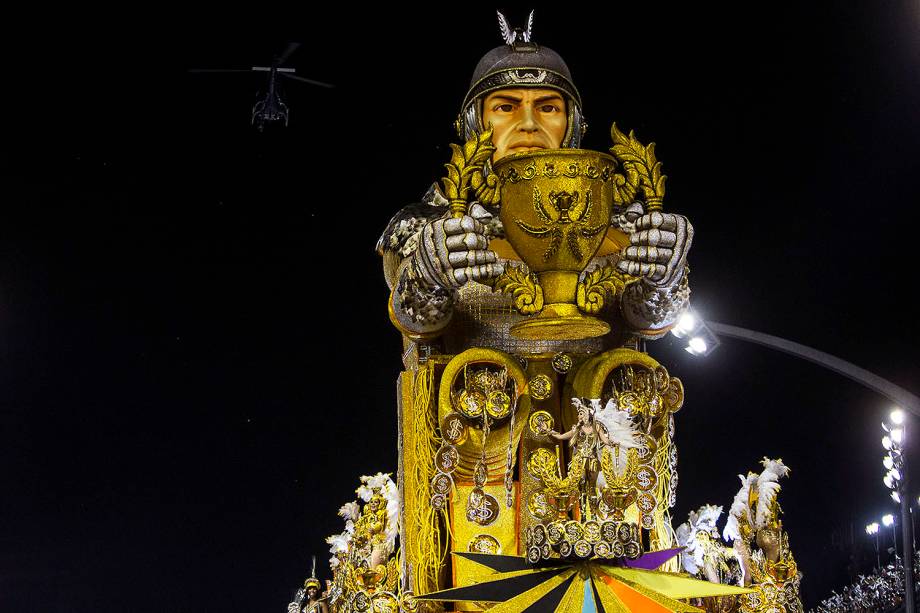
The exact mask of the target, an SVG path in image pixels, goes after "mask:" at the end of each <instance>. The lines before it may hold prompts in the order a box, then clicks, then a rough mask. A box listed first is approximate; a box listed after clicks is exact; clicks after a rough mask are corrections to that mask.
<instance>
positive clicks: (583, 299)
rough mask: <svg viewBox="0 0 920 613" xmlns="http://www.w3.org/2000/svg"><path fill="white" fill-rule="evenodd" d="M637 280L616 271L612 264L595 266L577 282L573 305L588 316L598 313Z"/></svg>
mask: <svg viewBox="0 0 920 613" xmlns="http://www.w3.org/2000/svg"><path fill="white" fill-rule="evenodd" d="M636 280H637V278H636V277H630V276H629V275H625V274H623V273H621V272H620V271H618V270H617V269H616V267H615V266H613V265H612V264H606V265H604V266H596V267H594V268H593V269H592V270H590V271H587V272H585V274H584V275H583V276H582V278H581V279H580V280H579V281H578V287H577V289H576V293H575V304H577V305H578V308H579V309H580V310H581V311H582V312H584V313H587V314H589V315H593V314H595V313H599V312H600V311H602V310H603V309H604V307H605V306H606V305H607V303H608V302H609V301H611V300H612V299H613V298H614V297H615V296H616V295H617V294H618V293H621V292H622V291H623V289H624V288H625V287H626V286H627V285H629V284H630V283H633V282H635V281H636Z"/></svg>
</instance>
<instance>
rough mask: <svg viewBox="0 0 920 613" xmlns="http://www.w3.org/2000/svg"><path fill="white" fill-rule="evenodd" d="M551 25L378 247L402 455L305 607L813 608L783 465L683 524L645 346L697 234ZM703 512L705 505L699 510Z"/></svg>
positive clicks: (504, 611)
mask: <svg viewBox="0 0 920 613" xmlns="http://www.w3.org/2000/svg"><path fill="white" fill-rule="evenodd" d="M532 17H533V15H532V14H531V19H530V20H529V22H528V24H527V26H526V27H525V28H512V27H511V26H510V25H509V24H508V23H507V21H506V20H505V18H504V17H503V16H502V15H501V14H499V23H500V26H501V32H502V35H503V37H504V44H503V45H501V46H500V47H497V48H496V49H493V50H492V51H490V52H488V53H487V54H486V55H485V56H484V57H483V58H482V60H481V61H480V62H479V65H478V66H477V67H476V69H475V71H474V74H473V78H472V81H471V84H470V88H469V91H468V93H467V95H466V98H465V100H464V101H463V103H462V105H461V108H460V113H459V117H458V120H457V122H456V128H457V134H458V136H459V138H460V141H461V142H460V144H452V145H451V151H452V156H451V158H450V160H449V161H448V162H447V164H446V176H445V177H444V178H443V179H442V180H441V181H440V183H436V184H434V185H433V186H432V187H431V188H430V189H429V190H428V192H427V193H426V195H425V197H424V198H423V199H422V201H421V202H419V203H415V204H410V205H408V206H406V207H404V208H403V209H401V210H400V211H398V212H397V213H396V214H395V216H394V217H393V218H392V220H391V222H390V223H389V225H388V226H387V228H386V229H385V231H384V232H383V235H382V236H381V238H380V240H379V242H378V244H377V251H378V252H379V254H380V255H381V257H382V259H383V267H384V274H385V276H386V280H387V283H388V285H389V287H390V289H391V293H390V297H389V300H388V309H389V314H390V320H391V321H392V323H393V325H394V326H395V327H396V329H397V330H398V331H399V332H400V334H401V336H402V342H403V365H404V370H403V371H402V372H401V373H400V375H399V378H398V381H397V407H396V416H397V424H398V438H397V440H396V441H395V443H396V448H397V449H398V458H397V463H396V465H395V466H394V467H392V468H391V469H390V472H381V473H378V474H375V475H371V476H364V477H361V478H360V481H359V482H356V485H357V490H356V499H355V500H352V501H343V502H345V504H344V506H342V507H341V508H340V510H339V515H340V516H341V519H342V530H341V532H340V533H338V534H334V535H332V536H330V537H329V539H328V541H327V542H328V545H329V547H330V553H331V558H330V560H329V565H330V568H331V570H332V577H331V579H329V580H327V581H326V582H325V585H324V586H322V588H321V589H320V581H319V580H318V579H317V577H316V571H315V568H314V572H313V574H312V575H311V577H310V578H309V579H307V581H306V582H305V584H304V589H303V590H301V591H299V592H298V595H297V597H296V598H295V601H294V602H292V603H291V605H290V606H289V611H290V612H291V613H294V612H298V613H321V612H325V611H331V612H333V613H352V612H356V613H365V612H374V613H384V612H387V613H395V612H405V613H415V612H436V611H445V610H454V611H481V610H486V609H488V610H490V611H493V612H494V613H512V612H520V611H559V612H578V611H598V612H600V611H604V612H607V613H614V612H622V611H682V612H689V611H719V612H729V611H739V612H745V613H753V612H763V613H766V612H768V611H769V612H799V611H801V610H802V605H801V602H800V599H799V593H798V589H799V581H800V574H799V572H798V570H797V567H796V563H795V560H794V558H793V555H792V552H791V549H790V544H789V541H788V536H787V534H786V532H785V531H784V530H783V525H782V521H781V509H780V506H779V496H778V494H779V491H780V485H779V480H780V479H781V478H785V477H786V476H787V475H788V473H789V469H788V468H787V467H786V466H785V465H784V464H783V462H782V461H781V460H779V459H769V458H764V460H763V464H762V466H761V467H759V469H758V472H751V473H749V474H747V475H742V476H741V489H740V490H739V492H738V494H737V496H736V497H735V499H734V501H732V502H731V504H730V505H729V510H728V513H727V514H726V520H725V523H724V526H722V527H721V528H720V527H719V525H718V523H719V520H720V517H721V515H722V509H723V507H718V506H714V505H705V506H702V507H701V508H700V509H699V511H697V512H694V513H691V514H690V517H689V518H688V520H687V522H685V523H683V524H681V525H679V526H678V527H677V529H676V530H675V529H674V528H673V527H672V524H673V518H672V517H671V514H670V509H671V508H672V507H673V506H674V504H675V501H676V492H677V480H678V470H677V467H678V463H677V458H678V453H677V448H676V446H675V443H674V433H675V428H676V427H677V422H678V421H679V418H678V413H679V411H680V409H681V407H682V405H683V403H684V389H683V386H682V384H681V382H680V379H678V378H676V377H674V376H672V374H671V373H670V372H669V371H668V370H667V368H666V367H665V366H664V365H662V364H660V363H658V362H657V361H656V360H655V359H653V358H652V357H651V356H650V355H649V354H648V353H647V352H646V351H645V347H646V343H648V342H652V341H654V340H655V339H656V338H659V337H661V336H662V335H664V334H666V333H667V332H668V331H669V330H670V329H671V327H672V326H673V325H674V324H675V322H676V321H677V319H678V318H679V316H680V315H681V313H682V312H683V311H684V310H685V309H686V308H687V306H688V301H689V293H690V290H689V268H688V267H687V254H688V252H689V249H690V246H691V243H692V237H693V228H692V226H691V225H690V223H689V222H688V221H687V219H686V218H685V217H684V216H682V215H678V214H675V213H671V212H667V211H666V209H665V206H664V199H665V179H666V177H665V176H664V175H663V174H662V173H661V163H660V162H659V161H658V160H657V159H656V156H655V150H654V144H653V143H652V144H648V145H646V144H643V143H642V142H640V141H639V140H638V139H637V137H636V136H635V134H634V133H632V132H629V133H624V132H623V131H621V130H620V129H619V128H618V127H617V126H616V125H613V126H612V127H611V129H610V135H611V140H612V142H611V146H610V148H609V151H607V152H598V151H589V150H584V149H581V148H580V143H581V137H582V134H583V133H584V131H585V129H586V123H585V121H584V117H583V115H582V111H581V109H582V103H581V98H580V95H579V93H578V90H577V89H576V87H575V85H574V82H573V80H572V77H571V73H570V71H569V68H568V66H567V65H566V64H565V62H564V61H563V60H562V58H561V57H560V56H559V55H558V54H557V53H556V52H554V51H552V50H551V49H549V48H547V47H544V46H542V45H538V44H536V42H534V41H533V40H532V36H531V35H532ZM701 502H702V501H701Z"/></svg>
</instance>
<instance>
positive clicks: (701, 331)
mask: <svg viewBox="0 0 920 613" xmlns="http://www.w3.org/2000/svg"><path fill="white" fill-rule="evenodd" d="M671 334H673V335H674V336H676V337H677V338H679V339H682V340H684V342H685V343H686V345H685V346H684V351H686V352H687V353H690V354H691V355H695V356H707V355H709V354H710V353H712V352H713V350H715V348H716V347H718V346H719V338H718V337H717V336H716V335H715V334H713V332H712V330H710V329H709V326H707V325H706V322H704V321H703V318H702V317H700V316H699V315H697V314H696V313H694V312H693V311H692V310H689V309H688V310H687V311H685V312H684V314H683V315H681V316H680V318H679V319H678V320H677V323H676V324H674V327H673V328H671Z"/></svg>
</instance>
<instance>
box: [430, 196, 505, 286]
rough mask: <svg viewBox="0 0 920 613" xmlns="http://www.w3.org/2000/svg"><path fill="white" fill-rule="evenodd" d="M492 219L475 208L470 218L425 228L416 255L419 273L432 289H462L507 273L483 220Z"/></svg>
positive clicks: (447, 219)
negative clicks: (487, 234) (470, 283)
mask: <svg viewBox="0 0 920 613" xmlns="http://www.w3.org/2000/svg"><path fill="white" fill-rule="evenodd" d="M491 217H492V215H491V214H490V213H489V212H488V211H486V210H485V209H484V208H483V207H482V206H480V205H478V204H474V205H473V206H471V207H470V211H469V215H464V216H463V217H459V218H445V219H439V220H437V221H433V222H430V223H428V224H425V226H424V227H423V228H422V231H421V235H420V236H419V245H418V249H417V250H416V251H415V256H414V257H415V264H416V270H418V271H419V273H420V274H421V275H422V276H423V277H424V279H425V281H427V282H428V283H429V284H431V285H436V286H439V287H444V288H458V287H461V286H462V285H464V284H466V283H469V282H470V281H484V280H487V279H492V278H495V277H497V276H499V275H500V274H502V273H503V272H504V265H503V264H502V263H500V262H498V256H497V255H495V252H494V251H490V250H489V248H488V247H489V239H488V238H487V237H486V229H485V226H483V225H482V223H481V222H480V220H484V219H489V218H491Z"/></svg>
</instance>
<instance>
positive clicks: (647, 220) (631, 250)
mask: <svg viewBox="0 0 920 613" xmlns="http://www.w3.org/2000/svg"><path fill="white" fill-rule="evenodd" d="M643 212H644V211H643V209H642V207H641V205H631V206H630V207H629V209H627V211H626V213H625V215H624V217H625V219H626V221H628V222H629V224H630V225H631V226H632V228H630V229H631V230H632V231H631V232H630V233H629V247H627V248H626V249H624V250H623V252H622V253H621V254H620V261H619V262H618V263H617V269H618V270H619V271H620V272H623V273H626V274H628V275H632V276H634V277H645V279H647V280H648V281H649V282H650V283H651V284H652V285H656V286H659V287H664V286H668V285H671V284H672V283H673V282H674V280H675V279H676V278H677V277H678V276H679V275H680V273H681V272H682V271H683V270H684V266H685V264H686V263H687V252H688V251H689V250H690V244H691V243H692V242H693V226H691V225H690V222H689V221H687V218H686V217H684V216H683V215H675V214H674V213H662V212H660V211H654V212H652V213H648V214H642V213H643Z"/></svg>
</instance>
